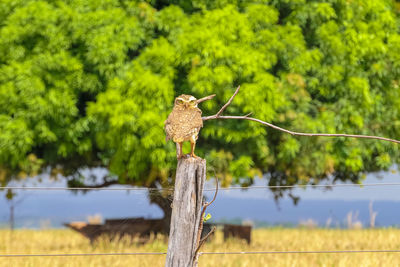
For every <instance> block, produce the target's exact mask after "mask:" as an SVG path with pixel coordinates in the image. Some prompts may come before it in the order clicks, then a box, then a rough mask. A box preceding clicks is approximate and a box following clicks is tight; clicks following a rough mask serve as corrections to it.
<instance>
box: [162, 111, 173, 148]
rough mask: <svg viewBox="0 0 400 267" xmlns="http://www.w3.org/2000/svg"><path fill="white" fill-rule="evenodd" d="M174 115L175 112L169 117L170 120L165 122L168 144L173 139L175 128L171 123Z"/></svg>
mask: <svg viewBox="0 0 400 267" xmlns="http://www.w3.org/2000/svg"><path fill="white" fill-rule="evenodd" d="M172 113H173V111H172V112H171V113H170V114H169V115H168V118H167V119H166V121H165V122H164V130H165V133H166V136H165V141H166V142H167V141H168V140H170V139H171V138H172V135H173V132H174V127H173V126H172V123H171V118H172V116H171V115H172Z"/></svg>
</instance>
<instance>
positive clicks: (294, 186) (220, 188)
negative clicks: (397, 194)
mask: <svg viewBox="0 0 400 267" xmlns="http://www.w3.org/2000/svg"><path fill="white" fill-rule="evenodd" d="M372 186H400V183H368V184H315V185H313V184H306V185H265V186H263V185H261V186H233V187H219V188H218V191H227V190H240V189H241V190H246V189H247V190H249V189H290V188H334V187H360V188H363V187H372ZM6 189H12V190H69V191H74V190H75V191H79V190H92V191H174V189H173V188H147V187H103V188H93V187H51V186H48V187H39V186H0V190H6ZM215 190H216V188H205V189H204V190H203V191H215Z"/></svg>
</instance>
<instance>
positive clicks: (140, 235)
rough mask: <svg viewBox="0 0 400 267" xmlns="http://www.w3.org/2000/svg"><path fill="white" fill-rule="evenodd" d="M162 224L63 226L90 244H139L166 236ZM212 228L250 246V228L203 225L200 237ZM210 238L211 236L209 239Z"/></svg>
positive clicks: (138, 220)
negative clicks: (119, 241)
mask: <svg viewBox="0 0 400 267" xmlns="http://www.w3.org/2000/svg"><path fill="white" fill-rule="evenodd" d="M164 223H165V222H164V220H163V219H145V218H143V217H139V218H127V219H107V220H105V222H104V224H91V223H86V222H70V223H65V224H64V225H65V226H67V227H69V228H71V229H72V230H74V231H77V232H78V233H80V234H82V235H83V236H85V237H87V238H88V239H89V240H90V243H93V242H94V241H96V239H98V238H99V237H100V236H107V238H109V239H110V240H115V239H121V238H124V237H128V238H130V239H131V240H133V239H134V238H136V239H137V240H138V241H139V242H140V243H144V242H147V241H149V240H150V237H151V235H152V234H154V235H156V234H163V235H165V236H167V235H168V234H169V233H168V232H166V230H165V227H164ZM213 226H216V227H219V226H222V227H223V232H224V240H226V239H227V238H231V237H234V238H240V239H244V240H246V241H247V243H248V244H250V241H251V226H242V225H232V224H211V223H205V224H204V226H203V232H202V233H201V235H202V237H203V236H205V235H207V233H209V232H210V231H211V229H212V227H213ZM212 238H213V235H212V236H211V237H210V239H212Z"/></svg>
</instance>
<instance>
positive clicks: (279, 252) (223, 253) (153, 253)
mask: <svg viewBox="0 0 400 267" xmlns="http://www.w3.org/2000/svg"><path fill="white" fill-rule="evenodd" d="M343 253H400V250H325V251H321V250H314V251H225V252H199V255H262V254H343ZM166 254H167V253H166V252H126V253H65V254H0V257H8V258H12V257H82V256H91V257H93V256H151V255H153V256H160V255H166Z"/></svg>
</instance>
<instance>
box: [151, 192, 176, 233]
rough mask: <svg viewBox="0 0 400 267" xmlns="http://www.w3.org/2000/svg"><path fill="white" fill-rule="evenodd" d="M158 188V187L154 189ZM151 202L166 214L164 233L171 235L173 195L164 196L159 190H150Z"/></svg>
mask: <svg viewBox="0 0 400 267" xmlns="http://www.w3.org/2000/svg"><path fill="white" fill-rule="evenodd" d="M154 188H156V187H154ZM148 196H149V200H150V203H153V204H156V205H157V206H158V207H159V208H160V209H161V210H162V211H163V213H164V217H163V225H164V227H163V232H164V234H166V235H167V234H168V233H169V227H170V224H171V214H172V207H171V204H172V194H171V195H168V194H167V195H164V194H163V192H161V191H158V190H150V191H149V194H148Z"/></svg>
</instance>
